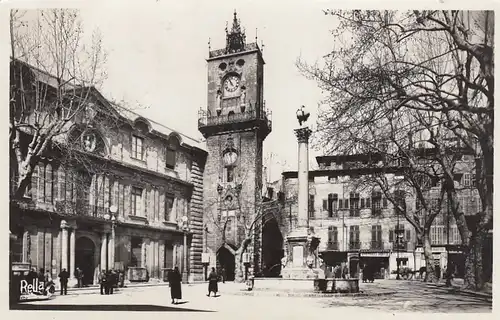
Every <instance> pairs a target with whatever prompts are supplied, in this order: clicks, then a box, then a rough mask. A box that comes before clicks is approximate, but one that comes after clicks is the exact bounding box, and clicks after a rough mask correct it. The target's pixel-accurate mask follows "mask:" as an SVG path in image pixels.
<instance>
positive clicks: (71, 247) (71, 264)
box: [69, 228, 76, 279]
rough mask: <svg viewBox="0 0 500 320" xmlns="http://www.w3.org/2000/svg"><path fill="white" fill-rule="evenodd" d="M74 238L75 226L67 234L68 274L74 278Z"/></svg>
mask: <svg viewBox="0 0 500 320" xmlns="http://www.w3.org/2000/svg"><path fill="white" fill-rule="evenodd" d="M75 240H76V228H73V230H71V234H70V236H69V267H70V269H71V271H69V272H70V274H71V278H72V279H74V278H75V269H76V266H75Z"/></svg>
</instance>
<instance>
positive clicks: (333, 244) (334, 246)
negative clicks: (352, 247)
mask: <svg viewBox="0 0 500 320" xmlns="http://www.w3.org/2000/svg"><path fill="white" fill-rule="evenodd" d="M339 248H340V245H339V242H338V241H328V242H327V243H326V250H339Z"/></svg>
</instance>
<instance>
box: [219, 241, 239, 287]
mask: <svg viewBox="0 0 500 320" xmlns="http://www.w3.org/2000/svg"><path fill="white" fill-rule="evenodd" d="M217 262H218V266H219V267H220V268H223V269H224V274H225V277H226V281H234V272H235V260H234V255H233V254H232V253H231V251H229V250H228V249H227V248H226V247H220V248H219V250H217Z"/></svg>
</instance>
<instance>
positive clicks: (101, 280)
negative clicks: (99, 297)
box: [99, 269, 106, 294]
mask: <svg viewBox="0 0 500 320" xmlns="http://www.w3.org/2000/svg"><path fill="white" fill-rule="evenodd" d="M99 285H100V287H101V294H104V289H105V286H106V270H104V269H103V270H102V271H101V272H100V273H99Z"/></svg>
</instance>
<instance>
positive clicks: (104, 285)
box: [99, 270, 119, 294]
mask: <svg viewBox="0 0 500 320" xmlns="http://www.w3.org/2000/svg"><path fill="white" fill-rule="evenodd" d="M118 278H119V277H118V273H117V272H116V271H115V270H108V271H106V270H102V271H101V272H100V273H99V285H100V287H101V294H113V290H114V288H115V286H117V285H118Z"/></svg>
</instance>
